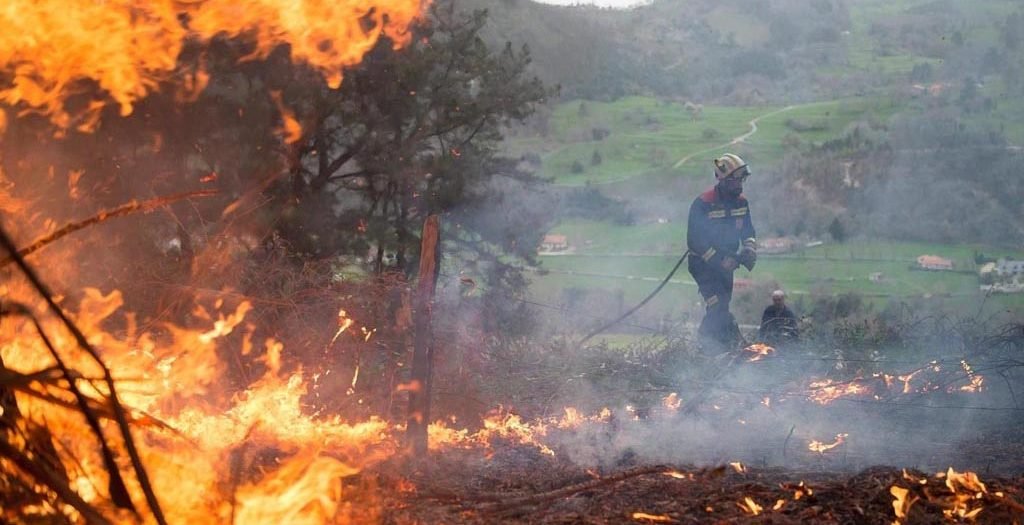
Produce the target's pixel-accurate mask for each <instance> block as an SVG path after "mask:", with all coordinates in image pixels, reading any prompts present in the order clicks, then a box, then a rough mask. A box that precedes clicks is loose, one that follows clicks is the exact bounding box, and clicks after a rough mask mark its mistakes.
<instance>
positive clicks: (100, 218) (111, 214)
mask: <svg viewBox="0 0 1024 525" xmlns="http://www.w3.org/2000/svg"><path fill="white" fill-rule="evenodd" d="M217 193H218V191H217V190H199V191H190V192H187V193H178V194H176V195H169V196H166V197H157V198H155V199H149V200H145V201H131V202H129V203H127V204H123V205H121V206H118V207H117V208H114V209H112V210H103V211H101V212H99V213H97V214H96V215H93V216H92V217H89V218H88V219H85V220H82V221H78V222H72V223H68V224H65V225H64V226H62V227H61V228H58V229H57V230H55V231H54V232H53V233H50V234H48V235H44V236H42V237H40V238H38V239H36V240H35V241H33V242H32V244H30V245H28V246H26V247H24V248H22V249H20V250H18V255H20V256H22V257H28V256H29V255H31V254H33V253H35V252H37V251H39V250H41V249H42V248H44V247H45V246H46V245H48V244H50V243H52V242H54V241H56V240H58V239H60V238H62V237H66V236H68V235H70V234H72V233H75V232H76V231H78V230H82V229H85V228H88V227H89V226H92V225H94V224H99V223H101V222H104V221H106V220H107V219H113V218H115V217H123V216H125V215H130V214H132V213H135V212H140V211H141V212H144V213H145V212H149V211H152V210H153V209H154V208H159V207H160V206H166V205H168V204H171V203H174V202H177V201H180V200H183V199H191V198H194V197H211V196H213V195H216V194H217ZM12 262H14V257H13V256H12V255H8V256H7V257H5V258H3V259H0V267H4V266H7V265H8V264H10V263H12Z"/></svg>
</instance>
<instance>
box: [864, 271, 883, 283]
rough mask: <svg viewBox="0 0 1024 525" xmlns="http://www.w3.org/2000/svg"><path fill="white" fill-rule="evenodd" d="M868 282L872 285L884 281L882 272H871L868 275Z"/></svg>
mask: <svg viewBox="0 0 1024 525" xmlns="http://www.w3.org/2000/svg"><path fill="white" fill-rule="evenodd" d="M868 280H869V281H871V282H873V283H880V282H882V281H884V280H885V274H883V273H882V272H871V273H870V274H868Z"/></svg>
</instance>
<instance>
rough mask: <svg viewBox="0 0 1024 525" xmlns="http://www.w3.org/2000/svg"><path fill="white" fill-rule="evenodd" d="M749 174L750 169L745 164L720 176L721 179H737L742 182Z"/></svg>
mask: <svg viewBox="0 0 1024 525" xmlns="http://www.w3.org/2000/svg"><path fill="white" fill-rule="evenodd" d="M749 176H750V170H748V169H747V167H746V166H741V167H739V168H737V169H736V170H735V171H733V172H732V173H730V174H728V175H726V176H724V177H722V179H721V180H730V181H731V180H738V181H740V182H743V181H745V180H747V177H749Z"/></svg>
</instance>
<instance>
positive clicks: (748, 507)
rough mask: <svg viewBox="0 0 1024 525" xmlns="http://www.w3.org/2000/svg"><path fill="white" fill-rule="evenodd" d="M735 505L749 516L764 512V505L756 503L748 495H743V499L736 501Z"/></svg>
mask: <svg viewBox="0 0 1024 525" xmlns="http://www.w3.org/2000/svg"><path fill="white" fill-rule="evenodd" d="M736 506H738V507H739V508H740V509H743V512H746V513H747V514H750V515H751V516H758V515H760V514H761V513H762V512H764V507H762V506H760V505H758V504H757V502H756V501H754V500H753V498H751V497H750V496H745V497H744V498H743V501H738V502H736Z"/></svg>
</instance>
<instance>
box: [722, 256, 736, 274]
mask: <svg viewBox="0 0 1024 525" xmlns="http://www.w3.org/2000/svg"><path fill="white" fill-rule="evenodd" d="M737 266H739V264H738V263H737V262H736V259H733V258H732V257H722V269H724V270H725V271H727V272H731V271H733V270H735V269H736V267H737Z"/></svg>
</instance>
